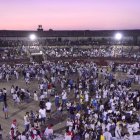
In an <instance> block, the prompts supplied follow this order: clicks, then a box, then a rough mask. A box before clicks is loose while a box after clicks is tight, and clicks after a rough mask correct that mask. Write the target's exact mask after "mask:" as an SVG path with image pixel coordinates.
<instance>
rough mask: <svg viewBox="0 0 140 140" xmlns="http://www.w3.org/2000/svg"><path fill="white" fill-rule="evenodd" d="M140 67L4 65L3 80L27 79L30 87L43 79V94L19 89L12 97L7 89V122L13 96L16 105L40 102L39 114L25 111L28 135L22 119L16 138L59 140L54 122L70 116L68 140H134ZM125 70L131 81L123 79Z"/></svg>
mask: <svg viewBox="0 0 140 140" xmlns="http://www.w3.org/2000/svg"><path fill="white" fill-rule="evenodd" d="M139 69H140V66H139V65H131V66H129V65H119V66H117V67H116V66H115V64H113V63H111V64H109V65H108V66H106V67H99V66H97V65H96V64H95V63H94V62H90V63H82V62H76V61H75V62H73V63H72V64H70V63H69V62H61V61H60V62H57V63H54V62H50V61H46V62H45V63H44V64H28V65H25V64H18V65H14V66H10V65H6V64H4V65H2V66H1V67H0V80H1V81H7V82H9V81H12V80H19V79H20V78H22V79H24V81H25V84H26V85H27V86H30V85H31V83H32V81H38V90H37V91H34V92H33V93H31V92H30V91H29V90H28V89H24V88H22V87H21V86H20V85H13V86H12V87H11V90H10V93H7V90H6V88H5V87H3V89H1V90H0V98H2V100H3V112H4V115H5V119H8V115H9V114H8V102H7V96H9V97H10V98H12V99H13V103H14V105H16V104H19V105H20V103H22V102H26V103H28V102H31V101H32V100H34V101H35V102H38V103H39V108H40V109H39V110H36V109H34V110H31V111H28V112H25V116H23V120H24V126H25V130H24V131H23V132H19V131H18V126H17V120H16V119H15V120H13V122H12V124H11V128H10V132H9V135H10V139H11V140H15V139H18V140H26V139H29V140H30V139H31V140H32V139H34V140H41V139H47V140H49V139H54V138H53V136H54V130H53V125H55V124H49V123H48V120H50V119H57V120H60V121H62V120H63V118H64V114H66V115H67V117H66V118H64V119H66V124H65V130H66V131H65V134H64V139H65V140H71V139H73V140H80V139H83V140H90V139H91V140H94V139H95V140H103V139H105V140H111V139H113V138H114V139H115V138H116V139H120V140H121V139H123V140H133V136H134V135H139V134H140V114H139V113H140V112H139V109H140V90H139V89H135V88H133V87H132V84H140V75H139V73H138V71H139ZM119 72H121V73H123V74H124V75H125V74H126V75H127V76H128V77H127V76H126V77H125V78H124V79H123V80H121V79H119V78H118V77H117V73H119ZM53 100H54V101H53ZM52 106H55V107H54V108H53V107H52ZM42 126H44V127H45V128H44V129H43V127H42Z"/></svg>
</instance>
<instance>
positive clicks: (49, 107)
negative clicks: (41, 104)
mask: <svg viewBox="0 0 140 140" xmlns="http://www.w3.org/2000/svg"><path fill="white" fill-rule="evenodd" d="M51 107H52V103H51V102H50V101H49V100H47V103H46V112H47V114H48V116H49V118H51Z"/></svg>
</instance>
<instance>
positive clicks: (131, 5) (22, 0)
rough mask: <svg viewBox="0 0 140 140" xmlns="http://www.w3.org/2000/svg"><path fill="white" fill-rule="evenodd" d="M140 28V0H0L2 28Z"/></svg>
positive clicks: (0, 24) (0, 23) (0, 22)
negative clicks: (40, 25)
mask: <svg viewBox="0 0 140 140" xmlns="http://www.w3.org/2000/svg"><path fill="white" fill-rule="evenodd" d="M39 24H42V25H43V28H44V29H45V30H48V29H50V28H51V29H54V30H61V29H64V30H65V29H68V30H71V29H86V30H94V29H140V0H0V29H22V30H24V29H27V30H28V29H33V30H34V29H36V28H37V26H38V25H39Z"/></svg>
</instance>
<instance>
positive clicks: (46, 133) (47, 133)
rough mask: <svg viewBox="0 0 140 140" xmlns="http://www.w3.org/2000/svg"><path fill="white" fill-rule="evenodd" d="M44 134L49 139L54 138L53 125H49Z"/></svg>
mask: <svg viewBox="0 0 140 140" xmlns="http://www.w3.org/2000/svg"><path fill="white" fill-rule="evenodd" d="M44 136H45V138H46V139H48V140H49V139H51V138H52V136H53V129H52V127H51V125H50V126H48V127H47V128H46V129H45V132H44Z"/></svg>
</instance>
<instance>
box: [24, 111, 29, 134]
mask: <svg viewBox="0 0 140 140" xmlns="http://www.w3.org/2000/svg"><path fill="white" fill-rule="evenodd" d="M24 126H25V132H28V130H29V127H30V120H29V112H26V114H25V116H24Z"/></svg>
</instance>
